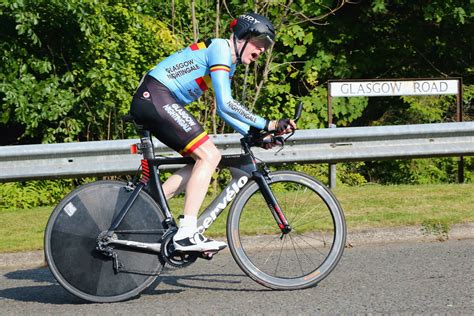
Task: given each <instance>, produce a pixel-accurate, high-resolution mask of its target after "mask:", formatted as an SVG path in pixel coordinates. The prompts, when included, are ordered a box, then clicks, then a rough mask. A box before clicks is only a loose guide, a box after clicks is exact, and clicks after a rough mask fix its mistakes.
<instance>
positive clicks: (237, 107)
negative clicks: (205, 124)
mask: <svg viewBox="0 0 474 316" xmlns="http://www.w3.org/2000/svg"><path fill="white" fill-rule="evenodd" d="M209 53H210V54H209V57H208V58H209V66H210V67H209V69H210V75H211V80H212V85H213V87H214V92H215V95H216V103H217V113H218V114H219V116H220V117H222V119H224V120H225V121H226V122H227V123H228V124H229V125H230V126H232V127H233V128H234V129H235V130H237V131H238V132H239V133H241V134H243V135H245V134H247V133H248V130H249V128H250V126H253V127H255V128H258V129H264V128H265V126H266V125H267V124H268V122H267V120H266V119H264V118H263V117H261V116H258V115H256V114H254V113H252V112H251V111H250V110H249V109H247V108H246V107H245V106H244V105H242V104H241V103H239V102H237V101H236V100H234V98H233V97H232V92H231V87H230V82H231V80H230V78H229V75H230V71H231V55H230V52H229V46H228V44H227V41H225V40H216V41H215V42H214V41H213V43H212V44H211V46H209Z"/></svg>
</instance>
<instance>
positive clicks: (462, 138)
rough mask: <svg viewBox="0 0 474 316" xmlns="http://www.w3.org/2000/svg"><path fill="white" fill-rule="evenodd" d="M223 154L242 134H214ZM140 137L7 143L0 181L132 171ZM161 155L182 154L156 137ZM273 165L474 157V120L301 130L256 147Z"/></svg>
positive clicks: (235, 149)
mask: <svg viewBox="0 0 474 316" xmlns="http://www.w3.org/2000/svg"><path fill="white" fill-rule="evenodd" d="M210 137H211V139H212V141H213V142H214V143H215V144H216V145H217V147H218V148H219V149H220V150H221V152H222V154H224V155H227V154H238V153H240V142H239V139H240V135H238V134H225V135H214V136H210ZM137 142H139V140H138V139H127V140H114V141H94V142H81V143H63V144H43V145H20V146H3V147H2V148H1V151H0V182H7V181H19V180H31V179H47V178H73V177H86V176H100V175H119V174H132V173H134V172H135V171H136V170H137V168H138V167H139V165H140V156H139V155H131V154H130V153H129V149H130V145H132V144H134V143H137ZM155 146H156V153H157V154H158V155H164V156H174V155H177V154H176V153H175V152H173V151H172V150H170V149H169V148H167V147H166V146H165V145H163V144H162V143H160V142H158V141H156V140H155ZM254 153H255V154H256V156H257V157H258V158H259V159H261V160H263V161H265V162H267V163H269V164H281V163H292V162H299V163H310V162H315V163H321V162H329V163H336V162H344V161H366V160H380V159H395V158H422V157H447V156H470V155H474V122H462V123H439V124H421V125H396V126H380V127H344V128H330V129H317V130H316V129H312V130H298V131H297V132H296V133H295V135H294V136H293V137H292V138H290V139H289V141H288V142H287V143H286V145H285V147H284V148H283V149H281V150H279V149H272V150H263V149H259V148H256V149H255V150H254ZM174 167H176V166H174Z"/></svg>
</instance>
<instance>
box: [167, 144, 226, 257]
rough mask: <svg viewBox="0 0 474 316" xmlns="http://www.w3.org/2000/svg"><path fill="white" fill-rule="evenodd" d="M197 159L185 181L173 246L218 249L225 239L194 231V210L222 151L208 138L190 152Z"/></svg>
mask: <svg viewBox="0 0 474 316" xmlns="http://www.w3.org/2000/svg"><path fill="white" fill-rule="evenodd" d="M190 156H191V157H193V158H194V160H196V163H195V164H194V166H193V168H192V170H191V174H190V177H189V180H188V181H187V184H186V197H185V201H184V212H183V213H184V218H183V219H182V220H181V221H180V227H179V230H178V232H177V233H176V235H175V238H174V241H175V242H174V245H175V248H176V250H180V251H217V250H220V249H222V248H225V247H226V244H225V243H224V242H219V241H214V240H211V239H207V238H205V237H203V236H202V235H201V234H199V233H198V232H197V214H198V212H199V208H200V207H201V205H202V202H203V200H204V197H205V196H206V192H207V189H208V187H209V183H210V181H211V177H212V174H213V172H214V170H215V169H216V167H217V165H218V164H219V161H220V159H221V154H220V152H219V150H218V149H217V148H216V146H215V145H214V143H212V141H211V140H207V141H205V142H204V143H202V144H201V145H200V146H199V147H198V148H196V149H195V150H194V151H193V152H192V153H191V154H190Z"/></svg>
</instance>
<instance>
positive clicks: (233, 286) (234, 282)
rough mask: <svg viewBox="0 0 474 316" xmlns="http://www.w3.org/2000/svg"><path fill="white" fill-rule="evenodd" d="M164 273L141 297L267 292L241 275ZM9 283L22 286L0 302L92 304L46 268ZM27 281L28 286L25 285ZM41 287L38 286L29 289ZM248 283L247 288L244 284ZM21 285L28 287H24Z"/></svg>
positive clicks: (11, 275)
mask: <svg viewBox="0 0 474 316" xmlns="http://www.w3.org/2000/svg"><path fill="white" fill-rule="evenodd" d="M167 270H168V271H166V270H165V272H164V274H162V275H161V276H159V277H158V278H157V280H156V281H155V282H154V283H153V284H151V286H149V287H148V288H147V289H146V290H145V291H143V294H147V295H151V296H154V295H156V296H159V295H163V294H178V293H181V292H183V291H186V290H187V289H205V290H211V291H235V292H262V291H269V289H266V288H264V287H263V286H259V285H257V284H255V285H254V286H248V285H249V284H252V285H253V284H254V283H253V281H251V280H250V279H248V277H247V276H245V275H243V274H225V273H224V274H221V273H202V274H201V273H198V274H195V273H194V274H183V273H182V271H180V272H179V273H177V275H172V273H173V272H174V270H169V269H167ZM3 277H4V278H6V279H10V280H18V281H19V282H21V283H22V284H23V286H19V287H11V288H6V289H2V290H0V298H6V299H11V300H15V301H22V302H36V303H44V304H54V305H64V304H92V303H89V302H87V301H84V300H82V299H80V298H78V297H75V296H74V295H72V294H70V293H69V292H67V291H66V290H65V289H64V288H63V287H62V286H60V285H59V284H58V283H57V282H56V280H55V279H54V277H53V275H52V274H51V272H50V271H49V270H48V269H47V268H38V269H27V270H16V271H12V272H8V273H6V274H4V275H3ZM28 281H29V282H28ZM31 282H33V283H41V285H31ZM247 282H249V284H247ZM24 283H30V284H29V285H24Z"/></svg>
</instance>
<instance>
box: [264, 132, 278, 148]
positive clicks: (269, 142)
mask: <svg viewBox="0 0 474 316" xmlns="http://www.w3.org/2000/svg"><path fill="white" fill-rule="evenodd" d="M275 146H283V139H282V138H281V137H278V136H273V135H267V136H265V138H264V139H263V140H262V145H261V147H262V148H264V149H272V148H273V147H275Z"/></svg>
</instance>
